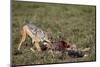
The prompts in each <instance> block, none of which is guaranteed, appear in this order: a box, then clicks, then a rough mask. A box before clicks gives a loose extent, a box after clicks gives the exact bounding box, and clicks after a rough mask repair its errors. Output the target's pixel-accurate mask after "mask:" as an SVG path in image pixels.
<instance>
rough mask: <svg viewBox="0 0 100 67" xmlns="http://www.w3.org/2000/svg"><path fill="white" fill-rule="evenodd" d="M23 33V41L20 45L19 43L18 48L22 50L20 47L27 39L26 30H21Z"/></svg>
mask: <svg viewBox="0 0 100 67" xmlns="http://www.w3.org/2000/svg"><path fill="white" fill-rule="evenodd" d="M21 35H22V39H21V41H20V43H19V45H18V50H20V47H21V45H22V43H23V42H24V41H25V39H26V32H25V30H24V29H23V30H22V31H21Z"/></svg>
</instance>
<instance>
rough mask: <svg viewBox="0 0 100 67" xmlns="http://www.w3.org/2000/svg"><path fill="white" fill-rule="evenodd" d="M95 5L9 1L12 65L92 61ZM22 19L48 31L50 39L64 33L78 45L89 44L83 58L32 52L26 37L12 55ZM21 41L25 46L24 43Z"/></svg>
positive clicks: (29, 41)
mask: <svg viewBox="0 0 100 67" xmlns="http://www.w3.org/2000/svg"><path fill="white" fill-rule="evenodd" d="M95 12H96V7H95V6H81V5H64V4H47V3H32V2H30V3H29V2H15V1H14V2H13V4H12V63H13V64H18V65H19V64H21V65H25V64H46V63H59V62H79V61H95V60H96V56H95V55H96V53H95V47H96V41H95V39H96V36H95V35H96V32H95V31H96V29H95V28H96V27H95V25H96V13H95ZM24 20H30V21H32V23H33V24H34V25H36V26H37V27H39V28H41V29H43V30H44V31H50V32H52V33H53V34H52V35H53V36H54V38H57V37H58V36H59V35H61V36H64V37H65V40H66V41H70V42H72V43H74V44H76V45H77V46H78V47H80V48H86V47H90V48H91V50H90V53H89V56H88V57H85V58H70V57H68V56H65V55H63V56H62V55H56V54H55V57H52V56H51V55H50V54H48V52H46V51H45V52H43V53H42V54H41V53H36V54H34V53H32V52H31V50H29V48H30V47H31V39H30V38H28V39H27V40H26V42H25V43H23V45H22V47H21V51H22V54H18V55H16V52H17V46H18V44H19V42H20V39H21V35H20V30H21V28H22V26H23V25H24V24H27V23H25V22H24ZM25 44H27V45H29V46H27V47H26V46H25Z"/></svg>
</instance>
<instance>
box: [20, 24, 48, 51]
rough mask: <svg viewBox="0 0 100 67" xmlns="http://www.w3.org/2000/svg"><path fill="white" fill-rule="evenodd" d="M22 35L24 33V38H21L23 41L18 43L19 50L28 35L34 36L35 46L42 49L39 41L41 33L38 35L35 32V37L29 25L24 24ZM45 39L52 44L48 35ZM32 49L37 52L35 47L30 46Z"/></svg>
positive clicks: (39, 49) (33, 42)
mask: <svg viewBox="0 0 100 67" xmlns="http://www.w3.org/2000/svg"><path fill="white" fill-rule="evenodd" d="M21 35H22V39H21V41H20V43H19V45H18V50H20V48H21V45H22V43H23V42H24V41H25V39H26V36H29V37H30V38H32V44H34V46H35V47H36V48H37V50H38V51H41V47H40V46H39V42H40V38H39V36H40V35H38V34H37V33H36V34H35V38H34V39H33V34H32V32H31V31H30V29H29V27H28V26H27V25H25V26H23V28H22V30H21ZM45 40H46V41H47V42H48V43H49V44H50V41H49V40H48V37H47V35H46V38H45ZM49 44H47V46H48V47H49V48H50V45H49ZM30 49H31V50H32V51H33V52H35V51H34V49H33V48H30Z"/></svg>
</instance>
